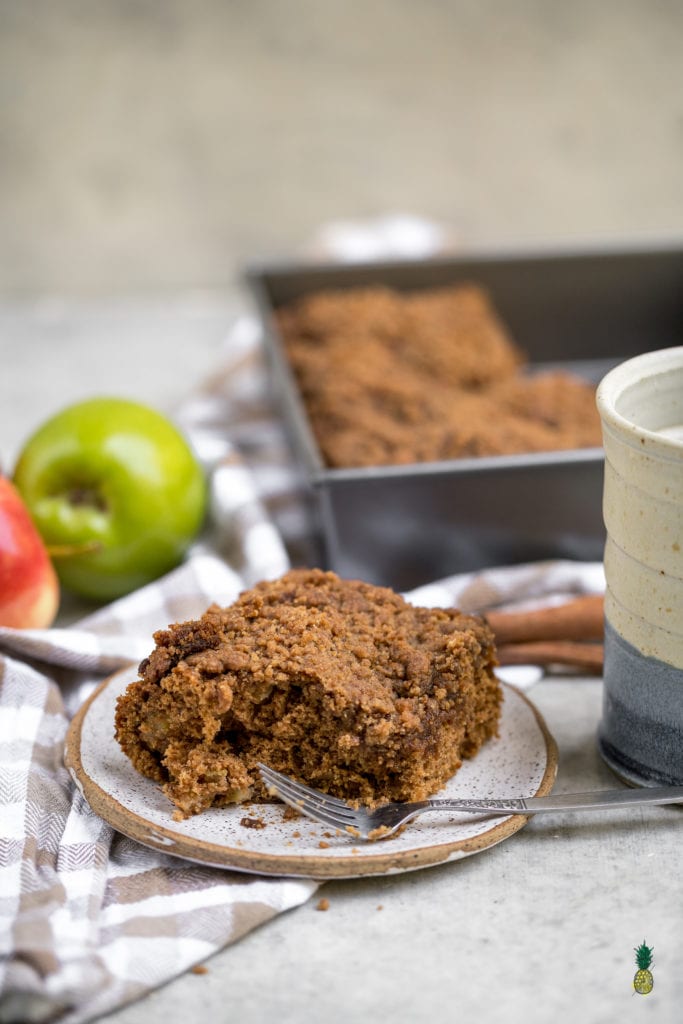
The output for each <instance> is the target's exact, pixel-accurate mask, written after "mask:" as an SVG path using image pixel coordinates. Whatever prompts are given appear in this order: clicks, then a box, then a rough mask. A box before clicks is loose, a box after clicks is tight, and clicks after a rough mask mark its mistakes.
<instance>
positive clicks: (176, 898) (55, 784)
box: [0, 319, 602, 1024]
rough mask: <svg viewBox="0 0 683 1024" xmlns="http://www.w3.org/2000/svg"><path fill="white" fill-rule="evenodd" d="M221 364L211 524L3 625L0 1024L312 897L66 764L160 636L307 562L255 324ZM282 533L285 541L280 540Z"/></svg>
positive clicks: (86, 1008) (197, 422)
mask: <svg viewBox="0 0 683 1024" xmlns="http://www.w3.org/2000/svg"><path fill="white" fill-rule="evenodd" d="M227 353H228V356H227V357H226V366H225V368H224V370H223V372H221V373H220V374H219V375H217V376H216V378H215V380H213V381H212V382H210V383H209V385H208V386H207V388H206V390H205V391H204V392H203V393H202V394H200V395H198V396H196V397H195V398H193V399H192V400H190V401H189V402H188V403H187V404H186V405H185V406H184V407H183V408H181V409H180V410H178V416H177V419H178V420H179V422H180V423H181V424H182V425H183V426H184V427H185V429H186V430H187V432H188V434H189V435H190V436H191V438H192V440H193V443H194V444H195V447H196V449H197V451H198V453H199V455H200V456H201V458H202V459H203V460H204V462H205V463H206V465H207V467H208V468H209V469H210V472H211V480H212V503H211V529H210V532H208V533H207V535H206V536H205V537H204V538H202V540H201V542H200V543H199V544H197V545H196V547H195V549H194V550H193V552H192V553H191V556H190V557H189V559H188V560H187V562H186V563H185V564H184V565H183V566H182V567H180V568H179V569H177V570H176V571H175V572H173V573H171V574H170V575H168V576H166V577H164V578H163V579H161V580H159V581H157V582H155V583H153V584H151V585H149V586H148V587H145V588H144V589H143V590H140V591H138V592H136V593H134V594H131V595H129V596H128V597H126V598H123V599H122V600H120V601H117V602H116V603H114V604H112V605H110V606H109V607H107V608H105V609H103V610H101V611H99V612H97V613H96V614H94V615H92V616H89V617H88V618H87V619H84V620H82V621H81V622H79V623H77V624H76V625H75V626H73V627H70V628H68V629H50V630H44V631H17V630H10V629H0V1022H2V1024H7V1022H32V1021H52V1020H55V1021H59V1022H61V1024H77V1022H82V1021H86V1020H90V1019H92V1018H93V1017H96V1016H98V1015H101V1014H104V1013H107V1012H109V1011H111V1010H113V1009H115V1008H116V1007H117V1006H120V1005H123V1004H124V1003H126V1002H129V1001H130V1000H133V999H135V998H138V997H139V996H141V995H144V993H146V992H148V991H149V990H151V989H152V988H155V987H157V986H159V985H161V984H163V983H164V982H166V981H168V980H169V979H171V978H173V977H174V976H176V975H178V974H180V973H182V972H183V971H186V970H188V969H189V968H190V967H192V966H193V965H195V964H197V963H198V962H200V961H202V960H205V959H206V958H207V957H208V956H210V955H211V954H212V953H214V952H216V951H217V950H219V949H221V948H222V947H223V946H225V945H227V944H229V943H231V942H234V941H235V940H236V939H238V938H240V936H242V935H244V934H245V933H246V932H248V931H249V930H250V929H252V928H254V927H255V926H256V925H258V924H260V923H262V922H264V921H266V920H268V919H269V918H271V917H273V916H274V915H275V914H277V913H279V912H280V911H283V910H287V909H288V908H291V907H295V906H297V905H299V904H301V903H303V902H304V901H305V900H307V899H308V898H309V897H310V896H311V894H312V893H313V892H314V891H315V889H316V883H315V882H313V881H308V880H289V879H262V878H256V877H252V876H246V875H240V874H238V873H235V872H228V871H221V870H218V869H213V868H208V867H202V866H195V865H192V864H189V863H185V862H183V861H180V860H178V859H174V858H172V857H169V856H166V855H163V854H161V853H159V852H157V851H153V850H149V849H146V848H145V847H142V846H140V845H138V844H137V843H135V842H132V841H131V840H129V839H127V838H125V837H124V836H122V835H120V834H118V833H116V832H114V830H113V829H112V828H111V827H110V826H109V825H107V824H106V823H105V822H104V821H102V820H101V819H99V818H98V817H97V816H96V815H94V814H93V813H92V811H91V810H90V808H89V807H88V805H87V804H86V803H85V801H84V800H83V798H82V796H81V795H80V793H79V791H78V789H77V788H76V787H75V786H74V784H73V782H72V780H71V778H70V776H69V774H68V773H67V771H66V769H65V768H64V763H63V745H64V737H65V734H66V730H67V726H68V721H69V718H70V716H71V715H72V714H73V713H74V711H75V710H76V708H77V707H78V706H79V705H80V703H81V702H82V701H83V699H84V698H85V696H87V694H88V693H89V692H90V691H91V690H92V689H93V687H94V686H95V685H96V683H97V682H99V681H100V680H101V679H102V678H103V677H105V676H106V675H107V674H109V673H111V672H113V671H115V670H116V669H118V668H121V667H122V666H125V665H128V664H132V663H136V662H138V661H140V660H141V659H142V658H143V657H145V656H146V655H147V654H148V653H149V651H150V648H151V643H152V642H151V635H152V633H153V632H154V630H156V629H159V628H164V627H166V626H167V625H168V623H171V622H177V621H182V620H184V619H188V618H194V617H196V616H198V615H200V614H201V613H202V612H203V611H204V610H205V609H206V607H207V605H208V604H210V603H211V602H213V601H216V602H218V603H222V604H229V603H230V602H231V601H232V600H234V598H235V597H236V596H237V594H238V593H239V591H240V590H242V589H243V588H245V587H247V586H250V585H251V584H253V583H254V582H256V581H257V580H259V579H266V578H273V577H276V576H278V575H280V574H281V573H282V572H284V571H286V569H287V568H288V566H289V564H290V561H294V562H295V563H296V564H306V563H308V564H312V563H311V557H312V556H311V553H310V549H309V548H308V547H307V545H308V543H309V536H308V532H307V520H306V515H305V508H304V506H303V505H302V501H301V495H300V492H299V488H298V486H297V478H296V474H295V473H294V470H293V468H292V467H291V465H290V463H289V456H288V453H287V448H286V444H285V441H284V438H283V436H282V432H281V428H280V426H279V422H278V419H277V417H276V416H275V415H274V413H273V410H272V409H271V406H270V403H269V400H268V398H267V393H266V388H265V386H264V376H265V375H264V370H263V367H262V363H261V353H260V346H259V338H258V331H257V328H256V325H255V324H254V323H253V322H252V321H251V320H248V319H245V320H242V321H240V322H238V323H237V324H236V326H235V329H234V331H233V332H232V335H231V337H230V344H229V345H228V346H227ZM285 541H286V543H285ZM601 587H602V570H601V566H597V565H589V566H586V565H577V564H573V563H564V562H562V563H547V564H543V565H531V566H519V567H515V568H513V569H501V570H490V571H488V572H485V573H481V574H472V575H468V576H463V577H453V578H451V579H448V580H443V581H440V582H439V583H435V584H433V585H431V586H428V587H423V588H421V589H420V590H419V591H417V592H415V593H414V594H413V595H412V599H414V600H415V601H416V602H418V603H421V604H425V605H432V606H434V605H437V606H438V605H445V606H448V605H451V606H453V605H459V606H460V607H461V608H463V609H466V610H476V609H479V608H483V607H487V606H491V605H494V604H498V605H500V604H501V603H505V602H510V601H513V600H521V601H524V602H528V601H536V602H538V601H540V600H543V599H544V598H548V596H550V597H551V599H559V598H560V597H565V596H568V595H572V594H577V593H585V592H591V591H597V590H600V589H601Z"/></svg>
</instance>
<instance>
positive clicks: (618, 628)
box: [597, 347, 683, 786]
mask: <svg viewBox="0 0 683 1024" xmlns="http://www.w3.org/2000/svg"><path fill="white" fill-rule="evenodd" d="M597 404H598V410H599V412H600V417H601V420H602V431H603V442H604V448H605V484H604V496H603V516H604V520H605V527H606V529H607V542H606V545H605V577H606V582H607V589H606V593H605V683H604V698H603V716H602V721H601V724H600V730H599V735H598V743H599V747H600V751H601V754H602V756H603V758H604V759H605V761H606V762H607V763H608V764H609V766H610V767H611V768H612V769H613V770H614V771H616V772H617V774H618V775H619V776H620V777H621V778H622V779H624V780H625V781H626V782H629V783H631V784H635V785H641V786H654V785H679V786H680V785H683V347H682V348H670V349H663V350H661V351H658V352H648V353H646V354H644V355H641V356H637V357H636V358H635V359H630V360H628V361H627V362H625V363H622V364H621V365H620V366H618V367H616V368H615V369H614V370H612V371H610V373H608V374H607V376H606V377H605V378H604V379H603V380H602V382H601V383H600V386H599V387H598V391H597Z"/></svg>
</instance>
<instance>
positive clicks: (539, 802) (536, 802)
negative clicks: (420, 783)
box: [422, 786, 683, 814]
mask: <svg viewBox="0 0 683 1024" xmlns="http://www.w3.org/2000/svg"><path fill="white" fill-rule="evenodd" d="M680 803H683V786H660V787H654V788H651V789H650V788H644V789H608V790H605V791H603V792H600V791H597V792H594V793H564V794H559V795H558V796H530V797H526V798H525V799H509V800H505V799H501V800H486V799H483V800H424V801H422V805H423V807H424V809H425V810H429V809H431V810H442V811H471V812H473V813H475V814H486V813H494V814H495V813H499V814H542V813H544V812H546V811H598V810H609V809H610V808H611V807H622V806H628V805H631V804H634V805H638V804H680Z"/></svg>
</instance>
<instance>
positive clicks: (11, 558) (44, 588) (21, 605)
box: [0, 477, 59, 629]
mask: <svg viewBox="0 0 683 1024" xmlns="http://www.w3.org/2000/svg"><path fill="white" fill-rule="evenodd" d="M58 605H59V585H58V583H57V575H56V573H55V570H54V569H53V567H52V562H51V561H50V557H49V555H48V553H47V550H46V548H45V545H44V544H43V541H42V539H41V537H40V534H39V533H38V531H37V529H36V528H35V526H34V525H33V520H32V519H31V517H30V515H29V514H28V511H27V509H26V506H25V505H24V503H23V501H22V500H21V498H20V497H19V494H18V492H17V491H16V490H15V489H14V487H13V486H12V484H11V483H10V482H9V480H7V479H6V478H5V477H0V626H13V627H14V628H15V629H44V628H46V627H47V626H50V625H51V624H52V622H53V621H54V618H55V615H56V614H57V607H58Z"/></svg>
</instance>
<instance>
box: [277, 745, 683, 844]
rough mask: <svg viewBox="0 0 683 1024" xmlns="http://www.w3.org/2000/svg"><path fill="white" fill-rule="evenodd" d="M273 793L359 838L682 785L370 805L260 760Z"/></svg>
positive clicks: (664, 793)
mask: <svg viewBox="0 0 683 1024" xmlns="http://www.w3.org/2000/svg"><path fill="white" fill-rule="evenodd" d="M258 768H259V771H260V773H261V778H262V779H263V783H264V785H265V787H266V789H267V790H268V792H269V793H272V794H273V795H274V796H277V797H279V798H280V800H283V801H284V803H286V804H289V806H290V807H293V808H295V810H297V811H300V812H301V813H302V814H305V815H306V817H307V818H312V819H313V821H319V822H323V823H324V824H325V825H331V826H332V827H333V828H336V829H341V830H343V831H345V832H348V833H349V834H350V835H351V836H353V837H354V838H357V839H386V838H387V837H388V836H391V835H393V834H394V833H395V832H397V831H398V829H399V828H401V826H402V825H405V824H406V822H408V821H411V820H412V819H413V818H416V817H417V816H418V814H424V812H425V811H451V812H453V811H467V812H470V813H472V814H482V815H486V816H500V815H508V814H542V813H544V812H547V811H597V810H609V809H611V808H614V807H623V806H625V805H631V804H636V805H639V804H679V803H683V786H662V787H659V788H653V789H608V790H604V791H603V792H599V791H598V792H595V793H565V794H563V795H560V796H530V797H524V798H516V799H501V800H491V799H488V798H485V799H481V800H439V799H437V800H420V801H418V802H417V803H390V804H383V805H382V806H381V807H376V808H374V809H373V810H370V809H369V808H366V807H358V808H355V807H351V806H350V805H349V804H347V803H346V802H345V801H344V800H338V799H337V797H334V796H328V795H327V793H321V791H320V790H319V789H313V788H312V787H311V786H304V784H303V783H301V782H295V780H294V779H290V778H289V776H288V775H282V774H281V773H280V772H276V771H274V770H273V769H272V768H268V767H267V765H265V764H259V765H258Z"/></svg>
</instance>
